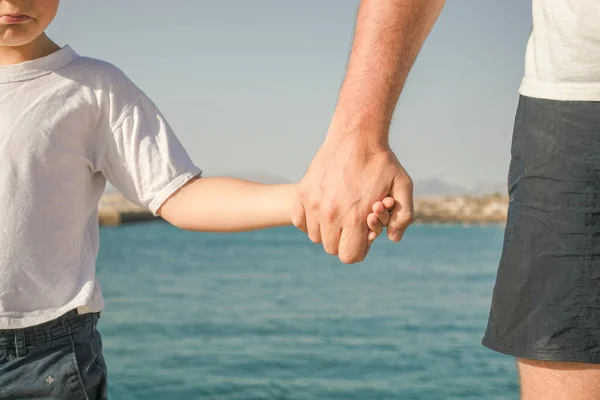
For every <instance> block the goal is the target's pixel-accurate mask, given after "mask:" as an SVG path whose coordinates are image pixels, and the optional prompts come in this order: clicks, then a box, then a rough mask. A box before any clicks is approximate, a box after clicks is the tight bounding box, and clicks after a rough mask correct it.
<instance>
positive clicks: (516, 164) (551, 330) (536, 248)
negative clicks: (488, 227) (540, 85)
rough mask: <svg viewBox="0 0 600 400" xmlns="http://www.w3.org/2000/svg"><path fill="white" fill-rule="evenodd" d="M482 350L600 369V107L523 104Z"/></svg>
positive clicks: (524, 100) (549, 102) (525, 99)
mask: <svg viewBox="0 0 600 400" xmlns="http://www.w3.org/2000/svg"><path fill="white" fill-rule="evenodd" d="M511 153H512V158H511V163H510V170H509V174H508V175H509V177H508V189H509V198H510V202H509V208H508V220H507V224H506V230H505V234H504V246H503V251H502V256H501V260H500V265H499V268H498V274H497V278H496V284H495V287H494V294H493V299H492V306H491V311H490V314H489V322H488V326H487V331H486V333H485V336H484V339H483V344H484V345H485V346H487V347H489V348H491V349H493V350H496V351H498V352H501V353H504V354H509V355H512V356H515V357H519V358H528V359H535V360H545V361H562V362H583V363H591V364H600V102H577V101H554V100H543V99H534V98H529V97H521V98H520V100H519V106H518V110H517V115H516V119H515V125H514V133H513V141H512V149H511Z"/></svg>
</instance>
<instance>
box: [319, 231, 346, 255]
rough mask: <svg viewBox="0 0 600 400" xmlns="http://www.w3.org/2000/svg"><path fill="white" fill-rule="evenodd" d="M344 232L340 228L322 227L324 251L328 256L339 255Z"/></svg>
mask: <svg viewBox="0 0 600 400" xmlns="http://www.w3.org/2000/svg"><path fill="white" fill-rule="evenodd" d="M341 234H342V230H341V229H339V228H329V229H328V228H326V227H325V226H323V225H321V240H322V241H323V249H325V252H326V253H327V254H331V255H332V256H337V255H338V248H339V245H340V235H341Z"/></svg>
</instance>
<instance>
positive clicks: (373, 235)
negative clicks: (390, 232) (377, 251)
mask: <svg viewBox="0 0 600 400" xmlns="http://www.w3.org/2000/svg"><path fill="white" fill-rule="evenodd" d="M377 236H379V234H377V232H373V231H369V234H368V235H367V244H368V245H369V246H370V245H371V244H372V243H373V242H374V241H375V239H377Z"/></svg>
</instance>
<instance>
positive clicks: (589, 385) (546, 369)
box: [517, 359, 600, 400]
mask: <svg viewBox="0 0 600 400" xmlns="http://www.w3.org/2000/svg"><path fill="white" fill-rule="evenodd" d="M517 366H518V370H519V378H520V381H521V399H522V400H598V399H600V365H598V364H583V363H566V362H553V361H537V360H526V359H518V360H517Z"/></svg>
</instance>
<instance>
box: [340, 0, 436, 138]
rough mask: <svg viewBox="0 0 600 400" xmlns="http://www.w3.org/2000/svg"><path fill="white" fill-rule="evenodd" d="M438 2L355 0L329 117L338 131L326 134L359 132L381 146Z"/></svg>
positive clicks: (432, 20)
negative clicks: (342, 73)
mask: <svg viewBox="0 0 600 400" xmlns="http://www.w3.org/2000/svg"><path fill="white" fill-rule="evenodd" d="M444 3H445V1H444V0H362V1H361V3H360V7H359V10H358V16H357V22H356V30H355V35H354V43H353V46H352V52H351V54H350V60H349V63H348V69H347V73H346V78H345V80H344V83H343V85H342V88H341V90H340V94H339V99H338V104H337V108H336V112H335V115H334V120H336V121H339V122H340V124H341V125H342V126H343V127H344V129H343V130H337V131H332V132H331V134H334V135H335V134H341V135H348V134H355V135H359V136H365V138H364V140H366V141H367V142H369V143H374V144H375V145H376V146H379V147H385V146H387V144H388V129H389V127H390V123H391V120H392V115H393V112H394V109H395V107H396V104H397V102H398V97H399V96H400V92H401V90H402V87H403V86H404V83H405V81H406V78H407V77H408V73H409V71H410V69H411V68H412V66H413V63H414V61H415V59H416V57H417V55H418V53H419V51H420V50H421V47H422V46H423V43H424V42H425V39H426V38H427V36H428V35H429V32H430V31H431V29H432V27H433V25H434V23H435V21H436V20H437V18H438V16H439V14H440V12H441V10H442V7H443V5H444ZM334 122H335V121H334Z"/></svg>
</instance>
